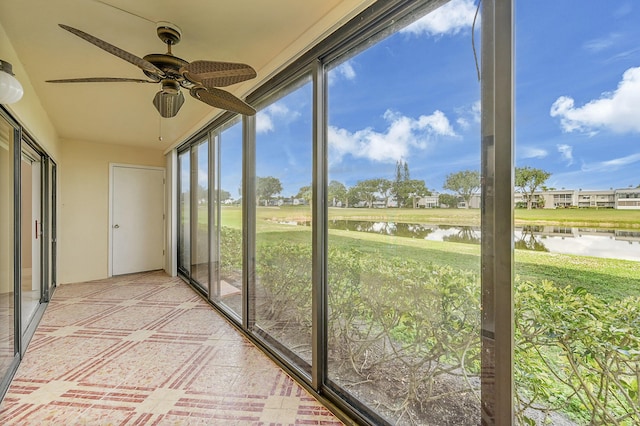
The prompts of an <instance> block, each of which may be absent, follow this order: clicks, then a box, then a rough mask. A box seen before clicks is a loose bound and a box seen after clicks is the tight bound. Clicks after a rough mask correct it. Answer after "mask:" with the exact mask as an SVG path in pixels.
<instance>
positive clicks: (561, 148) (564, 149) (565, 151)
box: [557, 144, 573, 166]
mask: <svg viewBox="0 0 640 426" xmlns="http://www.w3.org/2000/svg"><path fill="white" fill-rule="evenodd" d="M557 148H558V152H559V153H560V155H561V156H562V159H563V160H565V161H566V162H567V166H570V165H572V164H573V147H572V146H571V145H566V144H560V145H557Z"/></svg>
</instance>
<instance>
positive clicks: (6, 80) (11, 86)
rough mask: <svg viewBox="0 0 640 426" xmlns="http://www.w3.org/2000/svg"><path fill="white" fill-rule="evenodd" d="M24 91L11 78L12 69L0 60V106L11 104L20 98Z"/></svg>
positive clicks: (16, 81) (8, 64)
mask: <svg viewBox="0 0 640 426" xmlns="http://www.w3.org/2000/svg"><path fill="white" fill-rule="evenodd" d="M23 93H24V90H23V89H22V85H21V84H20V82H19V81H18V80H17V79H16V78H15V77H14V76H13V67H12V66H11V64H10V63H9V62H5V61H3V60H2V59H0V104H12V103H14V102H18V101H19V100H20V99H21V98H22V94H23Z"/></svg>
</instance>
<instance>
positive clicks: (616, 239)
mask: <svg viewBox="0 0 640 426" xmlns="http://www.w3.org/2000/svg"><path fill="white" fill-rule="evenodd" d="M287 224H290V225H302V226H309V222H287ZM329 229H341V230H347V231H355V232H369V233H375V234H381V235H389V236H398V237H405V238H421V239H425V240H430V241H448V242H458V243H466V244H480V235H481V232H480V227H473V226H448V225H430V224H424V223H396V222H375V221H363V220H330V221H329ZM514 243H515V248H516V249H521V250H534V251H545V252H550V253H564V254H575V255H580V256H595V257H604V258H611V259H626V260H635V261H640V231H631V230H620V229H608V228H572V227H562V226H538V225H528V226H524V227H518V228H515V232H514Z"/></svg>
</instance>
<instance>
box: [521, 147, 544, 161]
mask: <svg viewBox="0 0 640 426" xmlns="http://www.w3.org/2000/svg"><path fill="white" fill-rule="evenodd" d="M547 155H549V153H548V152H547V150H545V149H542V148H533V147H530V146H523V147H522V148H518V157H520V158H545V157H546V156H547Z"/></svg>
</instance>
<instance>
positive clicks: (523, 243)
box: [515, 225, 549, 252]
mask: <svg viewBox="0 0 640 426" xmlns="http://www.w3.org/2000/svg"><path fill="white" fill-rule="evenodd" d="M543 232H544V227H543V226H537V225H527V226H523V227H522V228H520V233H519V234H518V232H516V235H515V248H516V249H519V250H532V251H547V252H548V251H549V249H548V248H547V247H546V246H545V245H544V243H542V241H540V240H541V239H542V238H545V237H544V236H541V234H542V233H543Z"/></svg>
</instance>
